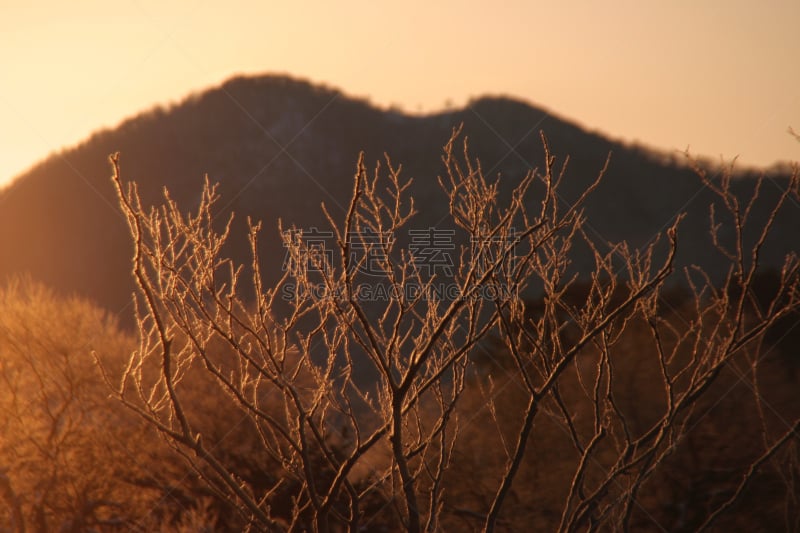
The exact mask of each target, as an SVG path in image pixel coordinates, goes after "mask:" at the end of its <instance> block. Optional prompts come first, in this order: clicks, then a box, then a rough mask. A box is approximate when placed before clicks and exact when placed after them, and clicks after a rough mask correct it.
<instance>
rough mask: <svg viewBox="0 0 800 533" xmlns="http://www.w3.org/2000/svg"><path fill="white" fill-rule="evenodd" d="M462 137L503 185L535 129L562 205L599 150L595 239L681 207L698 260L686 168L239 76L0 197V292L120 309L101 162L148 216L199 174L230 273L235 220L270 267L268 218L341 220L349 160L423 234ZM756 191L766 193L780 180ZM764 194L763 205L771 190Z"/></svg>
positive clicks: (648, 227)
mask: <svg viewBox="0 0 800 533" xmlns="http://www.w3.org/2000/svg"><path fill="white" fill-rule="evenodd" d="M461 124H463V131H464V134H465V135H466V136H467V137H469V144H470V155H471V157H473V158H476V159H478V160H480V161H481V162H482V164H483V169H484V170H485V171H486V172H487V174H489V175H494V174H500V175H502V176H504V182H506V183H509V184H510V183H513V181H514V179H515V176H520V175H521V174H522V173H524V172H527V171H528V170H531V169H532V168H536V167H538V168H541V167H542V166H543V156H544V153H543V149H542V146H541V141H540V140H539V138H538V137H539V133H538V132H539V130H541V131H543V133H544V134H545V135H546V137H547V139H548V143H549V146H550V148H551V151H552V153H553V154H555V155H556V156H557V157H558V160H559V163H557V166H558V165H559V164H560V163H561V162H563V161H564V160H565V156H566V155H567V154H569V155H570V158H569V161H570V162H569V166H568V169H567V172H566V176H567V178H566V179H565V183H564V185H565V188H564V201H565V202H567V203H569V201H570V200H571V199H574V198H575V197H576V195H577V194H579V192H580V191H582V189H583V188H585V186H586V185H587V184H588V183H589V182H591V181H592V180H593V179H594V178H595V177H596V175H597V173H598V172H599V171H600V169H601V168H603V165H604V163H605V160H606V158H607V156H608V153H609V152H611V153H612V154H613V155H612V156H611V162H610V165H609V169H608V172H607V175H606V177H605V180H604V183H603V185H602V188H601V189H599V190H598V191H597V198H594V199H592V200H590V202H589V203H588V204H587V206H586V215H587V217H588V219H589V224H590V227H591V229H592V230H593V231H595V232H596V233H597V234H598V236H599V237H600V238H602V239H607V240H610V241H618V240H623V239H624V240H629V241H630V242H631V244H632V245H634V246H642V245H644V244H645V243H647V242H648V241H649V239H650V238H651V237H652V236H653V235H654V234H655V233H657V231H658V230H661V229H663V227H664V225H665V224H667V223H669V221H670V220H672V219H674V215H675V214H676V213H677V211H678V210H680V209H681V208H683V207H686V208H688V209H690V211H691V212H690V216H689V217H688V218H687V221H685V222H684V224H687V225H688V226H689V227H690V228H694V229H691V230H690V231H688V232H686V233H687V235H686V237H685V238H684V249H685V250H688V251H686V252H684V256H685V257H692V254H695V255H696V254H698V253H702V252H704V250H705V249H706V248H707V244H708V243H707V242H706V240H703V239H701V238H698V237H697V236H696V235H694V234H696V233H698V232H699V230H698V229H697V228H699V227H700V226H701V225H702V224H701V222H702V221H703V220H705V221H706V222H707V217H708V213H707V206H708V205H709V202H711V201H713V198H711V197H710V196H709V193H708V191H707V190H704V189H703V188H702V187H701V186H700V183H699V180H698V179H697V178H696V177H694V176H693V175H692V172H691V170H689V169H688V168H687V166H686V164H685V163H682V162H680V161H679V160H678V159H677V158H673V157H671V156H669V155H668V154H665V153H661V152H658V151H654V150H642V149H641V148H637V147H631V146H628V145H624V144H621V143H619V142H615V141H613V140H610V139H608V138H606V137H603V136H601V135H599V134H597V133H592V132H589V131H587V130H585V129H583V128H582V127H580V126H578V125H576V124H574V123H571V122H568V121H565V120H563V119H560V118H558V117H557V116H555V115H552V114H550V113H549V112H548V111H546V110H544V109H541V108H537V107H533V106H532V105H530V104H528V103H526V102H523V101H520V100H513V99H509V98H506V97H498V96H487V97H481V98H477V99H475V100H473V101H471V102H470V103H469V104H468V105H467V106H466V107H465V108H462V109H453V110H448V111H442V112H437V113H433V114H427V115H422V116H417V115H408V114H405V113H400V112H397V111H394V110H391V109H388V110H384V109H380V108H377V107H375V106H374V105H372V104H370V103H369V102H368V101H367V100H365V99H358V98H352V97H349V96H347V95H346V94H344V93H343V92H341V91H339V90H337V89H332V88H330V87H327V86H321V85H314V84H312V83H310V82H308V81H304V80H298V79H295V78H289V77H285V76H269V75H267V76H258V77H244V76H237V77H234V78H232V79H230V80H228V81H226V82H224V83H223V84H221V85H219V86H218V87H215V88H212V89H209V90H206V91H203V92H199V93H195V94H192V95H190V96H189V97H187V98H185V99H184V100H182V101H181V102H179V103H176V104H171V105H170V106H169V107H166V108H165V107H161V106H157V107H155V108H152V109H150V110H148V111H145V112H143V113H140V114H138V115H136V116H135V117H132V118H129V119H126V120H124V121H123V122H122V123H120V124H119V125H118V126H117V127H116V128H113V129H103V130H100V131H98V132H95V133H94V134H92V135H91V136H90V137H89V138H87V139H86V140H85V141H84V142H82V143H80V144H79V145H77V146H75V147H73V148H71V149H68V150H64V151H62V152H60V153H58V154H54V155H51V156H50V157H48V158H47V159H45V160H44V161H42V162H40V163H39V164H37V165H35V166H34V167H32V168H31V169H30V170H29V171H28V172H26V173H24V174H23V175H21V176H20V177H18V178H17V179H15V180H14V181H13V182H12V183H10V184H9V185H8V186H7V187H5V188H3V189H2V190H0V278H2V277H7V276H10V275H14V274H18V273H22V272H28V273H30V274H31V275H32V276H33V277H34V278H37V279H40V280H42V281H44V282H46V283H48V284H50V285H52V286H54V287H56V288H58V289H60V290H62V291H68V292H78V293H81V294H83V295H85V296H89V297H90V298H93V299H95V300H97V301H99V302H100V303H101V304H103V305H104V306H106V307H109V308H110V309H112V310H116V309H120V308H124V307H125V306H126V305H127V304H128V303H129V302H130V292H131V290H132V284H131V281H130V279H129V278H130V274H129V272H130V267H129V261H130V250H131V246H130V243H129V242H128V241H129V237H128V235H127V231H126V228H125V225H124V221H123V219H122V217H121V214H120V212H119V210H118V209H117V208H116V197H115V195H114V192H113V189H112V187H111V181H110V179H109V176H110V173H111V172H110V167H109V165H108V162H107V156H108V154H110V153H114V152H121V154H122V156H121V157H122V159H121V160H122V171H123V178H124V179H125V180H135V181H137V184H138V185H139V188H140V191H141V192H142V195H143V198H144V200H145V202H146V203H154V202H157V201H158V200H159V198H160V196H161V191H162V188H163V187H165V186H166V187H167V188H169V190H170V192H171V195H172V197H173V198H174V199H176V200H177V201H178V203H179V205H180V206H181V207H182V208H183V209H188V208H193V207H194V206H195V205H196V203H197V200H198V198H199V191H200V188H201V186H202V180H203V177H204V176H205V175H208V176H209V179H210V180H211V181H212V182H220V191H221V193H222V201H221V205H222V206H224V205H226V204H230V205H229V206H228V207H229V208H230V209H232V210H234V211H236V213H237V223H236V226H235V227H234V230H233V232H232V239H233V240H234V241H235V242H234V243H233V244H232V248H231V251H232V253H233V255H234V256H236V257H237V258H240V259H244V255H245V254H244V248H243V245H242V242H241V241H242V240H243V238H244V232H243V221H244V220H245V218H246V216H252V217H253V218H255V219H264V221H265V229H264V233H265V237H266V238H265V239H264V240H265V250H264V253H263V254H262V257H263V258H264V259H265V260H267V259H268V260H274V258H275V256H276V255H280V253H281V247H280V240H279V239H278V238H277V232H276V231H275V230H276V226H277V222H276V221H277V219H278V218H281V219H282V220H283V221H284V225H285V226H286V225H289V224H291V223H295V224H298V225H299V226H300V227H310V226H317V227H324V226H326V223H325V220H324V218H323V217H322V215H321V213H320V210H319V205H320V203H321V202H323V201H324V202H325V203H326V205H328V206H329V207H330V208H331V209H332V214H334V217H336V216H337V215H341V213H338V212H337V211H343V210H344V206H346V205H347V201H348V199H349V195H350V193H351V191H352V175H353V172H354V170H355V162H356V159H357V156H358V153H359V152H361V151H363V152H364V153H365V154H366V160H367V162H368V163H370V166H371V164H372V163H373V162H374V161H376V160H379V159H381V158H382V157H383V154H384V153H387V154H389V155H390V156H391V158H392V161H393V162H395V163H402V164H403V168H404V176H405V177H413V178H414V179H415V182H414V187H413V188H412V189H411V192H412V194H413V195H414V196H415V199H416V200H417V205H418V207H419V208H420V211H421V213H422V214H421V216H420V218H419V220H417V221H416V224H418V225H421V226H425V225H426V224H428V225H436V224H437V223H438V222H439V221H440V220H441V218H442V215H443V214H444V212H443V210H442V208H443V206H442V198H443V196H442V195H441V191H439V189H438V185H437V184H436V179H435V178H436V175H437V174H438V173H440V172H441V170H442V168H441V162H440V155H441V147H442V146H443V145H444V143H445V142H446V141H447V140H448V138H449V136H450V134H451V132H452V130H453V128H455V127H458V126H459V125H461ZM704 166H706V167H707V168H708V169H709V172H714V170H713V167H712V166H710V165H709V164H707V163H704ZM737 175H738V176H741V177H742V178H751V177H753V176H754V175H755V174H754V173H753V172H752V171H750V170H748V171H743V172H741V173H738V174H737ZM768 178H769V180H770V181H771V182H772V183H776V184H779V183H781V182H782V181H783V180H784V179H785V176H781V175H780V174H777V173H773V174H768ZM751 181H752V180H748V179H742V180H737V182H738V184H737V185H736V186H737V187H739V188H740V189H741V194H742V195H746V194H747V191H748V190H750V189H752V183H751ZM765 189H767V190H766V195H767V196H768V197H769V196H770V195H773V196H774V193H775V191H774V190H772V189H771V188H765ZM704 208H705V209H704ZM703 211H705V213H703ZM795 211H797V212H800V209H797V210H795ZM797 212H790V213H789V216H788V218H787V217H784V218H781V219H780V220H779V221H778V227H777V228H776V229H777V234H778V236H777V237H776V240H777V241H779V242H786V241H785V239H786V238H787V237H788V235H790V234H791V231H790V230H791V229H792V228H793V227H798V226H796V225H795V223H796V221H797ZM15 228H23V231H21V232H20V231H17V230H16V229H15ZM775 254H777V252H775ZM778 255H779V254H778ZM778 255H775V256H774V257H773V256H770V255H769V253H766V254H765V256H766V259H767V263H768V264H769V265H772V266H775V265H777V264H778V263H779V259H780V258H779V257H778ZM574 261H575V267H576V269H578V270H582V269H583V268H585V267H586V266H587V264H588V263H587V258H586V257H576V258H575V259H574ZM682 263H683V264H688V262H687V260H683V261H682ZM713 264H714V263H713V261H708V262H707V265H706V266H709V267H713Z"/></svg>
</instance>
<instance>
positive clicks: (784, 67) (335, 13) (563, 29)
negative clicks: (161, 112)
mask: <svg viewBox="0 0 800 533" xmlns="http://www.w3.org/2000/svg"><path fill="white" fill-rule="evenodd" d="M429 4H431V5H429ZM433 4H435V5H433ZM498 4H499V5H501V6H502V7H496V6H492V5H491V4H490V3H489V2H477V1H469V0H461V1H458V2H455V1H446V2H428V1H418V0H405V1H403V2H393V3H382V2H375V1H346V0H344V1H339V2H322V1H306V2H240V1H236V0H228V1H226V2H210V1H208V2H196V3H195V2H178V1H161V2H156V1H152V0H141V1H131V2H126V1H120V2H116V3H109V2H105V1H103V2H101V1H87V0H77V1H75V2H60V1H59V2H56V1H50V2H36V1H33V2H21V1H17V0H0V183H2V182H4V181H7V180H8V179H10V178H12V177H14V176H15V175H17V174H19V173H20V172H22V171H24V170H25V169H26V168H28V167H29V166H30V165H32V164H34V163H35V162H37V161H38V160H40V159H42V158H43V157H45V156H47V155H48V154H50V153H52V152H54V151H57V150H59V149H60V148H61V147H64V146H72V145H74V144H76V143H78V142H80V141H81V140H83V139H85V138H86V137H87V136H88V135H89V134H90V133H91V132H93V131H95V130H97V129H99V128H102V127H114V126H115V125H117V124H118V123H119V122H120V121H122V120H123V119H125V118H127V117H131V116H133V115H135V114H137V113H138V112H140V111H143V110H145V109H147V108H149V107H152V106H154V105H157V104H169V103H173V102H177V101H180V100H181V99H183V98H184V97H185V96H187V95H188V94H190V93H192V92H196V91H201V90H203V89H205V88H207V87H209V86H211V85H216V84H219V83H221V82H223V81H224V80H226V79H227V78H229V77H231V76H233V75H235V74H263V73H288V74H291V75H293V76H295V77H300V78H307V79H310V80H311V81H313V82H318V83H325V84H327V85H330V86H334V87H337V88H340V89H341V90H343V91H344V92H345V93H346V94H350V95H354V96H359V97H368V98H369V99H370V100H371V101H372V102H374V103H376V104H377V105H380V106H389V105H395V106H398V107H400V108H402V109H405V110H407V111H409V112H425V111H433V110H438V109H442V108H443V107H445V105H446V102H450V103H452V104H454V105H462V104H464V103H466V102H467V101H468V100H469V99H470V98H471V97H475V96H479V95H482V94H486V93H490V94H506V95H510V96H514V97H517V98H521V99H523V100H526V101H529V102H531V103H533V104H535V105H538V106H541V107H544V108H546V109H549V110H550V111H552V112H554V113H556V114H557V115H559V116H561V117H564V118H567V119H570V120H574V121H576V122H578V123H579V124H581V125H582V126H584V127H586V128H589V129H591V130H598V131H601V132H604V133H606V134H608V135H610V136H612V137H614V138H618V139H623V140H627V141H634V140H637V141H640V142H642V143H645V144H647V145H650V146H652V147H654V148H659V149H663V150H675V149H680V150H683V149H685V148H686V147H687V146H689V147H690V148H691V151H692V152H693V153H696V154H700V155H705V156H710V157H714V158H718V157H719V156H723V157H724V158H726V159H729V158H732V157H733V156H736V155H737V154H738V155H739V156H740V161H742V162H743V163H746V164H750V165H768V164H771V163H773V162H775V161H778V160H783V161H786V160H800V143H798V142H797V141H796V140H795V139H794V138H793V137H792V136H790V135H789V134H788V133H787V127H788V126H790V125H791V126H794V128H795V129H796V130H800V1H798V0H766V1H763V2H752V1H721V0H713V1H712V0H709V1H700V2H698V1H683V0H679V1H673V2H650V1H606V2H588V1H586V2H579V1H559V2H553V1H549V2H523V1H507V2H499V3H498Z"/></svg>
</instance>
